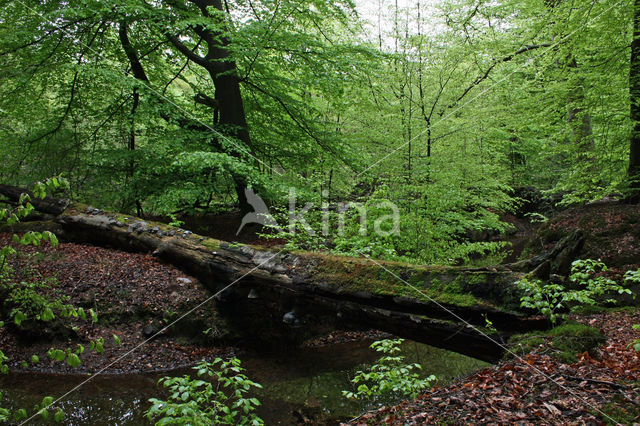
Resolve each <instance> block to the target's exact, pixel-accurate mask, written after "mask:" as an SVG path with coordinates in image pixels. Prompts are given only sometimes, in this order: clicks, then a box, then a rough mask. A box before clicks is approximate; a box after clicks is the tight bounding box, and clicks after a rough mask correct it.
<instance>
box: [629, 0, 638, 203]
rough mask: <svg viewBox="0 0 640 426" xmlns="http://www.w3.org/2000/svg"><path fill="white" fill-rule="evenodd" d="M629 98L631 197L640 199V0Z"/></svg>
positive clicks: (635, 19) (632, 47)
mask: <svg viewBox="0 0 640 426" xmlns="http://www.w3.org/2000/svg"><path fill="white" fill-rule="evenodd" d="M629 99H630V101H631V111H630V117H631V126H632V127H631V141H630V146H629V170H628V177H629V184H630V189H631V197H630V198H631V199H633V200H635V201H638V200H639V199H640V0H635V1H634V5H633V41H632V42H631V66H630V70H629Z"/></svg>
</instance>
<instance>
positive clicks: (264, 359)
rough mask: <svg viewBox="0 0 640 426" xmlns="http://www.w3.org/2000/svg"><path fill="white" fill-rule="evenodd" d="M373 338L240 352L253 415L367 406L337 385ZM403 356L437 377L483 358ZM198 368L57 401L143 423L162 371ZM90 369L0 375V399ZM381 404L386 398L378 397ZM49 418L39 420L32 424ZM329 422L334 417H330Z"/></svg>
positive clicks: (344, 382)
mask: <svg viewBox="0 0 640 426" xmlns="http://www.w3.org/2000/svg"><path fill="white" fill-rule="evenodd" d="M370 343H371V342H352V343H342V344H334V345H330V346H325V347H320V348H296V349H290V350H285V351H283V352H280V353H278V354H267V355H265V354H260V355H259V354H255V353H245V354H242V355H240V356H239V357H240V358H241V359H242V366H243V367H245V368H246V369H247V371H246V374H247V376H249V377H250V378H251V379H252V380H254V381H256V382H258V383H261V384H262V385H263V386H264V388H263V389H261V390H259V391H258V393H257V394H256V395H255V396H257V397H258V399H260V400H261V401H262V403H263V405H262V407H260V409H259V411H258V414H259V415H260V416H261V417H262V418H263V419H264V420H265V422H266V423H267V424H292V423H294V422H295V421H296V420H298V419H301V418H305V417H306V418H309V417H312V418H316V419H318V418H319V417H322V418H324V419H333V422H336V421H337V420H338V419H346V418H350V417H353V416H354V415H357V414H358V413H359V412H361V411H362V410H364V409H367V408H372V407H367V406H366V405H362V404H360V403H354V402H349V401H346V400H345V399H344V398H343V397H342V395H341V391H342V390H344V389H350V386H351V384H350V382H349V380H350V378H351V377H353V375H354V372H355V371H356V370H358V369H362V368H364V367H365V366H366V364H371V363H373V362H375V361H376V359H377V358H378V357H379V356H380V354H379V353H377V352H375V351H372V350H370V349H369V348H368V346H369V344H370ZM403 354H404V355H405V356H406V357H407V361H408V362H419V363H420V364H422V366H423V373H424V374H425V375H429V374H435V375H436V376H437V377H438V379H439V380H440V381H441V382H447V381H450V380H452V379H453V378H456V377H460V376H463V375H466V374H469V373H470V372H472V371H473V370H476V369H478V368H482V367H484V366H486V365H487V364H486V363H484V362H482V361H478V360H476V359H473V358H469V357H466V356H464V355H460V354H457V353H454V352H449V351H446V350H444V349H438V348H434V347H431V346H427V345H423V344H420V343H415V342H408V341H407V342H405V343H404V345H403ZM192 373H195V372H193V371H192V370H190V369H181V370H176V371H172V372H171V373H153V374H136V375H120V376H99V377H96V378H95V379H93V380H92V381H90V382H88V383H87V384H85V385H83V386H82V387H81V388H80V389H79V390H78V391H76V392H74V393H72V394H71V395H69V396H68V398H67V399H66V400H65V401H63V402H62V403H61V406H62V408H63V409H64V410H65V412H66V414H67V416H66V418H65V424H69V425H87V424H90V425H114V424H118V425H139V424H146V423H147V422H146V419H145V418H144V411H145V410H146V409H147V408H148V407H149V403H148V402H147V400H148V399H149V398H151V397H164V395H163V393H162V391H161V390H160V389H159V388H158V387H157V386H156V382H157V380H158V379H159V378H160V377H162V376H164V375H167V374H170V375H183V374H192ZM86 378H87V376H83V375H78V376H69V375H56V374H42V373H21V374H15V373H11V374H9V375H7V376H0V389H2V391H4V393H5V395H4V400H3V402H2V406H4V407H9V408H19V407H27V408H31V407H32V406H33V405H35V404H38V403H40V402H41V401H42V397H43V396H45V395H52V396H54V397H57V396H58V395H61V394H63V393H65V392H67V391H68V390H70V389H72V388H73V387H74V386H76V385H78V384H80V383H81V382H82V381H83V380H85V379H86ZM383 402H385V403H388V402H391V401H383ZM38 423H40V424H47V422H43V421H39V422H34V424H38ZM330 423H331V422H330Z"/></svg>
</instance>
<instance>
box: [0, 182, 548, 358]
mask: <svg viewBox="0 0 640 426" xmlns="http://www.w3.org/2000/svg"><path fill="white" fill-rule="evenodd" d="M20 193H21V190H20V189H16V188H13V187H7V186H0V194H2V195H4V196H5V197H7V198H8V199H10V200H14V201H15V200H17V199H18V197H19V194H20ZM39 201H43V202H42V203H40V202H39ZM39 201H36V202H34V206H35V207H36V209H38V210H40V209H42V211H44V212H47V213H49V214H53V215H55V218H54V221H55V222H56V223H57V224H58V225H59V226H60V228H59V229H58V233H59V237H60V238H61V239H63V240H67V241H73V242H86V243H91V244H97V245H103V246H104V245H106V246H112V247H115V248H118V249H123V250H128V251H135V252H148V253H152V254H153V255H154V256H157V257H159V258H161V259H162V260H164V261H166V262H168V263H171V264H172V265H175V266H177V267H179V268H181V269H183V270H185V271H186V272H189V273H190V274H192V275H194V276H196V277H197V278H198V279H199V280H200V281H201V282H202V283H203V284H204V285H205V286H206V287H207V288H209V289H210V290H211V291H212V292H217V291H220V290H221V289H223V288H224V287H225V286H227V285H229V284H230V283H232V282H234V281H236V280H239V281H238V282H237V284H235V285H234V286H232V287H231V288H229V289H227V290H225V291H224V292H223V293H222V294H220V296H219V297H218V305H219V307H221V309H222V310H225V309H226V310H227V311H229V310H230V311H231V314H232V316H234V317H237V318H236V320H237V323H238V324H239V328H241V329H242V330H244V331H245V332H250V331H253V335H252V338H255V339H257V340H264V339H265V337H266V336H270V335H271V334H272V333H271V334H270V333H266V332H265V330H264V327H267V326H268V327H274V324H276V323H278V324H280V325H281V327H280V328H282V327H284V331H282V330H280V331H279V332H280V333H282V332H284V333H285V334H286V333H290V334H296V335H297V334H300V333H297V332H296V331H295V330H294V329H295V328H302V327H306V326H316V328H317V326H319V325H320V323H321V322H326V323H327V324H323V325H325V326H327V327H334V326H345V327H363V328H366V327H369V328H371V327H374V328H378V329H381V330H385V331H389V332H391V333H393V334H396V335H399V336H401V337H406V338H410V339H413V340H417V341H421V342H425V343H429V344H431V345H434V346H439V347H443V348H446V349H452V350H455V351H457V352H460V353H464V354H467V355H471V356H475V357H476V358H480V359H485V360H489V361H493V360H495V359H497V358H499V357H500V356H501V355H502V351H503V350H502V348H501V347H500V346H498V345H497V344H496V343H495V342H494V341H492V340H493V339H497V340H500V339H505V338H507V337H508V336H509V335H510V334H512V333H515V332H522V331H528V330H531V329H535V328H544V327H545V326H546V321H544V320H540V319H538V318H529V317H527V316H526V315H524V314H523V313H521V312H518V307H519V292H518V289H517V286H515V285H514V282H515V281H517V280H518V279H519V278H520V277H521V276H522V275H523V274H522V273H521V272H514V271H511V270H509V269H507V268H504V267H495V268H460V267H443V266H420V265H410V264H406V263H400V262H389V261H375V262H373V261H371V260H369V259H367V258H353V257H344V256H334V255H329V254H320V253H310V252H285V251H282V250H278V249H276V248H262V247H257V246H250V245H244V244H233V243H228V242H224V241H219V240H215V239H212V238H206V237H204V236H200V235H197V234H193V233H192V232H190V231H188V230H184V229H180V228H175V227H172V226H169V225H166V224H163V223H158V222H150V221H145V220H143V219H140V218H136V217H133V216H131V215H124V214H120V213H111V212H106V211H103V210H100V209H96V208H93V207H91V206H87V205H84V204H80V203H72V202H69V201H67V200H60V199H55V198H53V197H50V198H49V199H45V200H39ZM252 292H253V293H252ZM256 295H258V296H257V297H256ZM260 309H263V310H264V312H262V314H261V311H260ZM267 310H269V315H267V312H266V311H267ZM234 312H235V315H234ZM238 312H247V313H249V312H250V313H251V314H250V315H240V316H238V315H237V313H238ZM287 314H290V317H289V319H291V318H294V317H295V320H294V321H293V320H292V321H283V319H286V315H287ZM261 316H262V317H264V318H261ZM267 316H269V317H270V318H271V321H266V317H267ZM487 319H488V320H489V321H491V322H492V323H493V326H494V327H495V328H496V329H497V330H498V334H496V335H495V336H492V337H491V339H488V338H487V337H486V336H485V335H483V334H482V333H480V332H479V331H478V328H472V327H469V326H468V324H475V325H477V326H483V325H485V321H486V320H487ZM467 323H468V324H467ZM282 324H284V325H282ZM269 338H271V337H269Z"/></svg>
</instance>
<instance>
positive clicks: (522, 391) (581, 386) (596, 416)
mask: <svg viewBox="0 0 640 426" xmlns="http://www.w3.org/2000/svg"><path fill="white" fill-rule="evenodd" d="M571 319H573V320H575V321H577V322H581V323H584V324H588V325H590V326H593V327H595V328H598V329H599V330H601V331H602V333H603V334H604V335H605V336H606V337H607V342H606V343H605V344H604V345H603V346H601V347H600V348H599V349H598V350H597V353H596V354H593V355H589V353H587V352H585V353H582V354H580V355H579V356H578V361H577V362H575V363H573V364H563V363H561V362H559V361H558V360H556V359H555V358H554V357H553V356H552V352H553V350H554V349H553V347H551V346H552V344H551V342H550V341H548V340H547V341H545V342H544V343H543V344H542V345H541V346H539V347H538V348H536V349H534V350H533V351H532V352H531V353H528V354H526V355H523V356H521V357H520V358H516V357H512V358H511V359H508V360H505V361H503V362H501V363H499V364H497V365H495V366H492V367H489V368H486V369H484V370H481V371H478V372H476V373H475V374H472V375H471V376H468V377H466V378H464V379H461V380H459V381H456V382H454V383H452V384H450V385H447V386H443V387H434V388H432V389H430V390H429V391H427V392H426V393H424V394H422V395H420V396H419V397H418V398H417V399H415V400H413V401H403V402H401V403H400V404H398V405H396V406H391V407H383V408H381V409H380V410H378V411H374V412H369V413H366V414H364V415H362V416H361V417H359V418H357V419H355V420H353V421H352V422H351V424H354V425H365V424H394V425H395V424H402V425H419V424H461V425H462V424H465V425H466V424H615V423H616V422H618V423H621V424H636V423H637V422H639V421H640V386H639V383H640V353H639V352H636V351H635V350H634V349H633V348H630V347H628V345H629V343H630V342H632V341H633V340H634V339H637V338H639V337H640V332H638V331H635V330H633V329H632V328H631V327H632V325H633V324H640V311H639V310H637V309H633V310H629V309H624V310H617V311H608V312H603V313H596V314H591V315H583V316H578V315H572V316H571ZM607 416H609V417H607Z"/></svg>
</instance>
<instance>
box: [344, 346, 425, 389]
mask: <svg viewBox="0 0 640 426" xmlns="http://www.w3.org/2000/svg"><path fill="white" fill-rule="evenodd" d="M402 342H403V339H395V340H393V339H387V340H379V341H376V342H373V343H372V344H371V348H372V349H375V350H376V351H378V352H382V353H383V354H385V355H384V356H383V357H381V358H380V359H379V360H378V362H376V363H375V364H373V365H372V366H371V367H369V369H368V370H367V371H358V372H357V374H356V376H355V377H354V378H353V379H352V380H351V383H353V384H354V386H356V391H355V392H351V391H342V394H343V395H344V396H345V397H347V398H348V399H355V400H372V399H373V398H375V397H378V396H381V395H389V394H392V395H397V396H401V397H407V398H415V397H417V396H418V393H419V392H421V391H423V390H425V389H427V388H429V387H430V386H431V382H433V381H434V380H436V377H435V376H434V375H431V376H429V377H426V378H424V379H422V378H420V376H419V375H418V373H417V371H419V370H422V366H421V365H420V364H417V363H414V364H407V363H406V362H405V360H404V359H405V357H404V356H402V355H400V354H399V353H400V352H401V349H400V344H401V343H402Z"/></svg>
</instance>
